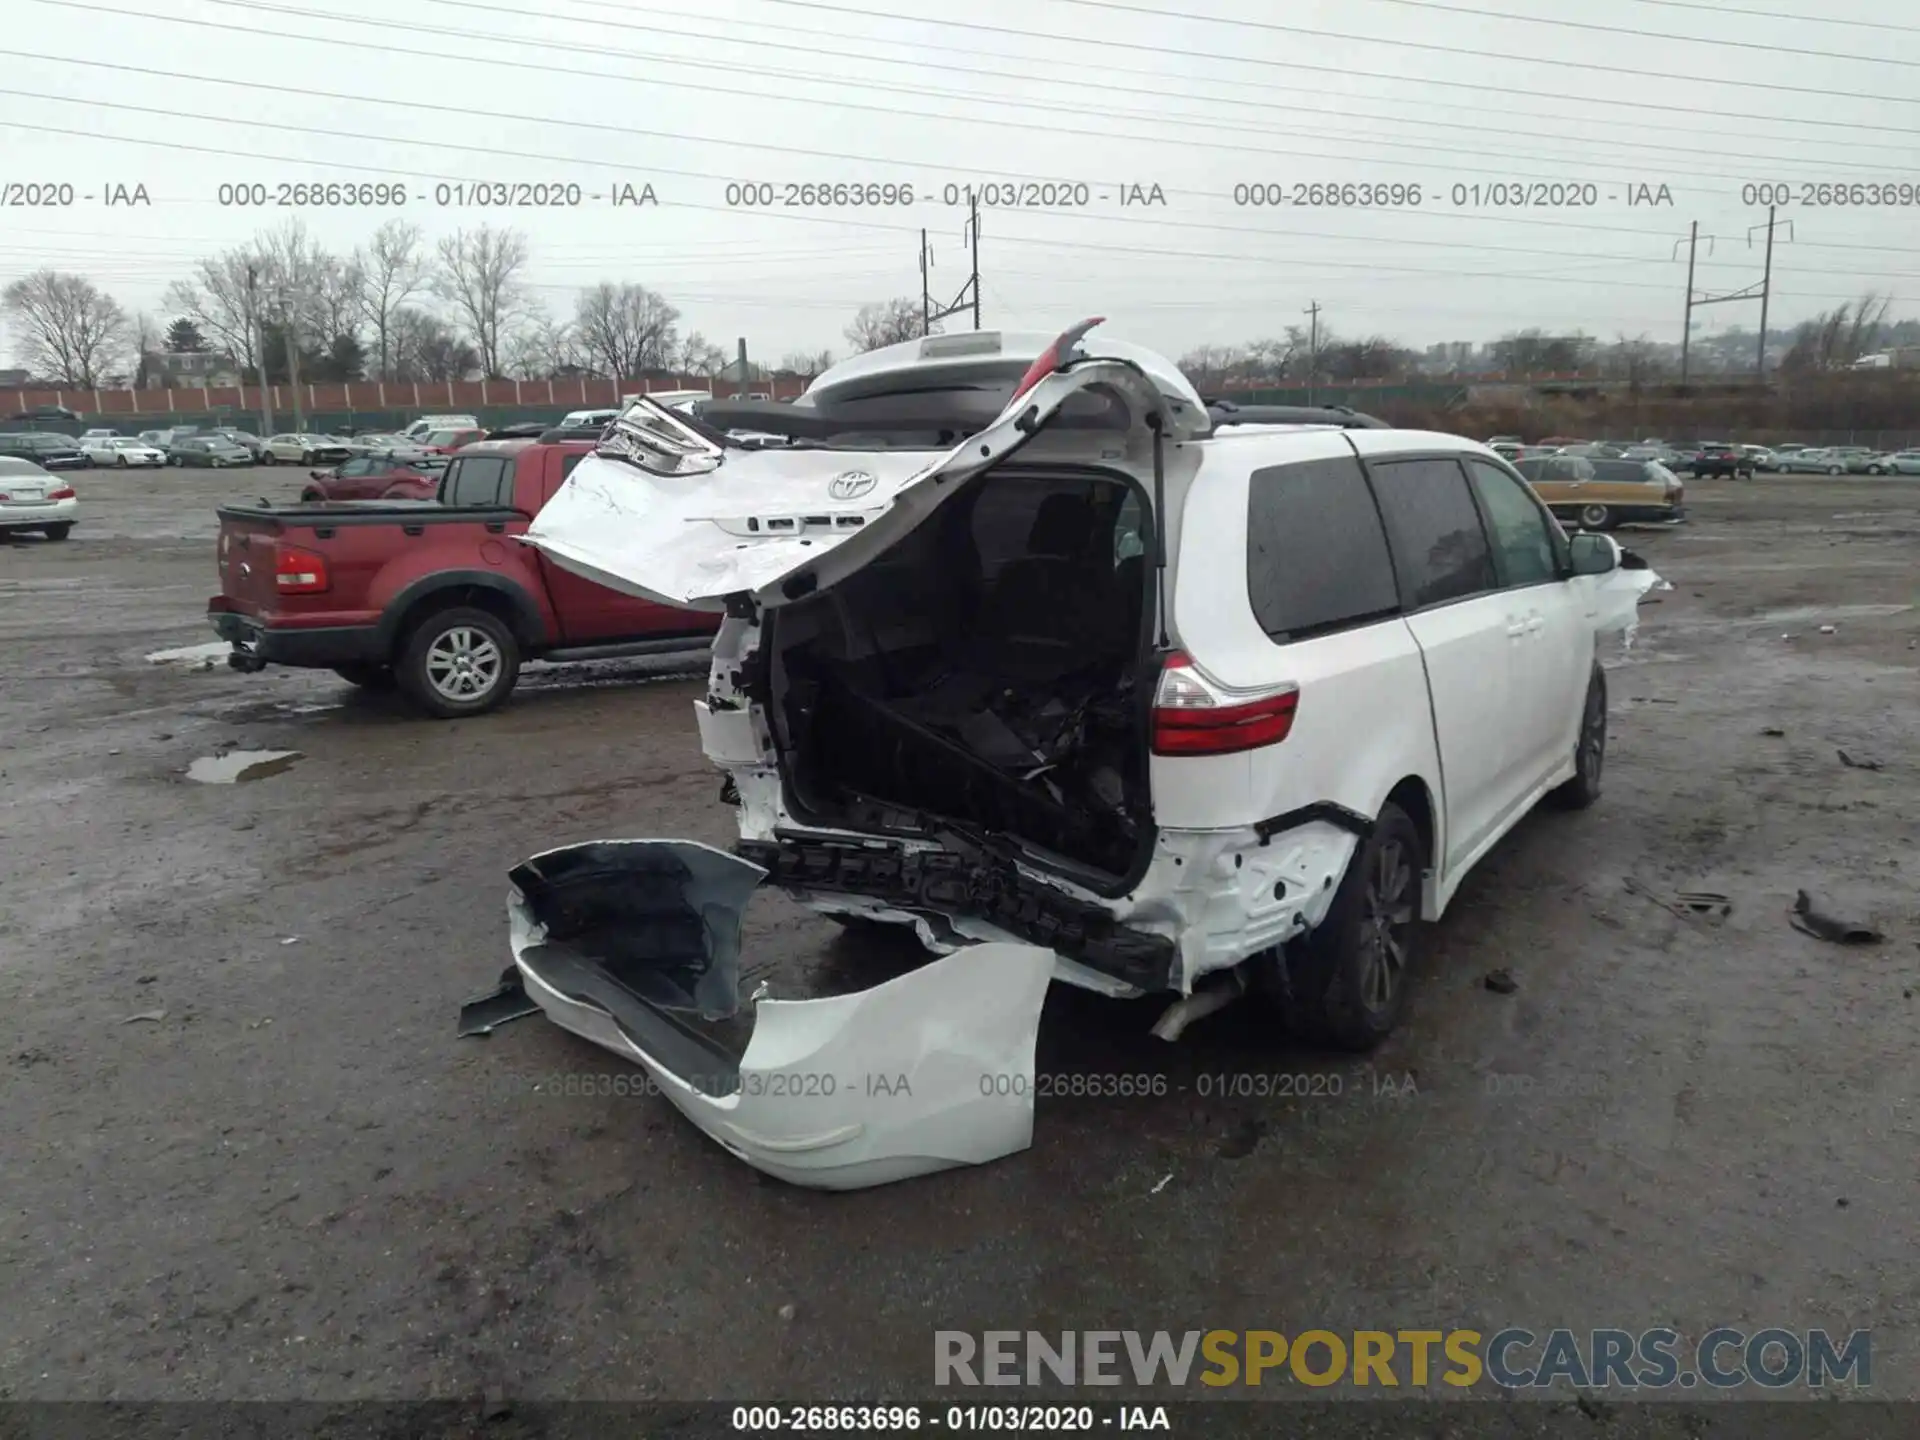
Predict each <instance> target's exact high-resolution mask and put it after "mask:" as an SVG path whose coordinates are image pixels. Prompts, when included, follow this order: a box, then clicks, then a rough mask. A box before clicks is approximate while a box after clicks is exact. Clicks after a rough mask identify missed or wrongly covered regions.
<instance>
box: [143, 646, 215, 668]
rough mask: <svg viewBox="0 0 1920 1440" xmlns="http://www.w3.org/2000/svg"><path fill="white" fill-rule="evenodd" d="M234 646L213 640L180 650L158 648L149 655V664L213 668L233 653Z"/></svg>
mask: <svg viewBox="0 0 1920 1440" xmlns="http://www.w3.org/2000/svg"><path fill="white" fill-rule="evenodd" d="M232 650H233V646H231V645H229V644H228V643H227V642H226V641H224V640H212V641H209V642H208V643H207V644H205V645H184V646H182V647H181V648H179V649H178V650H156V651H154V652H153V653H152V654H151V655H149V656H147V657H146V658H147V663H148V664H149V665H187V666H190V667H192V668H193V669H196V670H211V669H213V667H214V666H216V665H218V664H219V663H220V662H222V661H223V660H225V659H226V658H227V656H228V655H229V654H230V653H232Z"/></svg>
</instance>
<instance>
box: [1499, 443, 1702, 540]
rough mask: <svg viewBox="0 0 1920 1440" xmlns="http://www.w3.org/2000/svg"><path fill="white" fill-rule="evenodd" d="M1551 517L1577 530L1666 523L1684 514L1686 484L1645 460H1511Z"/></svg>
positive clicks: (1566, 457) (1556, 457)
mask: <svg viewBox="0 0 1920 1440" xmlns="http://www.w3.org/2000/svg"><path fill="white" fill-rule="evenodd" d="M1514 469H1515V470H1517V471H1518V472H1519V473H1520V476H1521V478H1522V479H1524V480H1525V481H1526V482H1527V483H1528V484H1529V485H1531V486H1532V487H1533V492H1534V494H1536V495H1538V496H1539V497H1540V499H1541V501H1542V502H1543V503H1544V504H1545V505H1546V507H1547V508H1548V509H1549V510H1551V511H1552V512H1553V514H1554V516H1555V517H1556V518H1558V519H1561V520H1570V521H1573V522H1574V523H1576V524H1578V525H1579V526H1580V528H1581V529H1583V530H1611V529H1613V528H1614V527H1615V526H1616V525H1627V524H1635V523H1641V524H1645V523H1654V524H1665V525H1670V524H1674V523H1676V522H1678V521H1681V520H1684V519H1686V516H1687V512H1686V508H1685V504H1684V501H1685V500H1686V489H1685V487H1684V486H1683V485H1682V484H1681V483H1680V479H1679V477H1678V476H1677V475H1675V474H1674V473H1673V472H1672V471H1671V470H1669V469H1667V468H1666V467H1665V466H1664V465H1659V464H1656V463H1654V462H1653V461H1650V460H1589V459H1586V458H1585V457H1584V456H1577V455H1549V456H1546V457H1544V458H1542V459H1538V460H1521V461H1518V462H1517V463H1516V464H1515V465H1514Z"/></svg>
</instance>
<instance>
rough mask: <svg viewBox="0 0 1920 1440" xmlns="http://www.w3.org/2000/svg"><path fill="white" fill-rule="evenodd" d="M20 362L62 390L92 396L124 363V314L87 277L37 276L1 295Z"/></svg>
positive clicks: (127, 333) (127, 339)
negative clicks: (104, 378)
mask: <svg viewBox="0 0 1920 1440" xmlns="http://www.w3.org/2000/svg"><path fill="white" fill-rule="evenodd" d="M0 313H4V314H5V315H6V317H7V319H8V320H9V321H10V322H11V324H12V326H13V328H14V330H15V332H16V339H15V342H14V345H15V350H16V352H17V355H18V358H20V359H21V360H24V361H25V362H26V363H27V365H28V366H29V367H31V368H32V369H34V370H36V371H38V372H39V373H41V374H42V375H45V376H46V377H47V378H49V379H52V380H57V381H59V382H60V383H61V384H62V385H74V386H79V387H81V388H83V389H88V390H91V389H92V388H93V387H94V386H95V385H97V384H98V383H99V381H100V377H101V376H102V375H103V374H104V373H105V372H106V371H107V370H108V369H109V368H111V367H114V366H116V365H117V364H119V363H120V362H121V361H123V360H124V359H125V358H126V354H127V349H128V346H129V345H130V344H131V342H132V338H133V337H132V332H131V329H130V326H129V323H128V320H127V313H126V311H124V310H122V309H121V308H120V305H119V302H118V301H116V300H115V299H114V298H113V297H112V296H111V295H109V294H107V293H106V291H104V290H101V289H100V288H99V287H97V286H96V285H95V284H94V283H93V282H92V281H91V280H89V279H87V278H86V277H85V276H84V275H66V274H62V273H61V272H59V271H57V270H38V271H35V272H34V273H33V274H31V275H28V276H26V277H25V278H24V279H20V280H16V281H14V282H13V284H11V285H9V286H7V288H6V289H5V290H4V291H0Z"/></svg>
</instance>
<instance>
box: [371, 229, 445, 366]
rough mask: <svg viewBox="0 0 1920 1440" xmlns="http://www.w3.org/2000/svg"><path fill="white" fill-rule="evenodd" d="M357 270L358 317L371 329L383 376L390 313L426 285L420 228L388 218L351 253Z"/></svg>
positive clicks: (389, 345) (387, 362) (387, 363)
mask: <svg viewBox="0 0 1920 1440" xmlns="http://www.w3.org/2000/svg"><path fill="white" fill-rule="evenodd" d="M353 263H354V266H355V268H356V269H357V270H358V271H359V272H360V276H361V282H360V292H359V303H360V318H361V319H362V320H364V321H365V322H366V324H367V327H368V328H369V329H370V330H372V332H373V342H374V344H373V350H374V363H375V365H376V366H377V367H378V368H377V369H376V370H375V372H374V373H375V374H376V375H378V376H380V377H381V378H385V377H386V375H387V372H388V371H389V370H390V369H391V368H392V343H393V316H394V312H395V311H397V310H398V309H399V308H400V307H401V306H402V305H405V304H406V303H407V301H409V300H410V299H412V298H413V297H414V296H415V295H417V294H419V293H420V292H421V291H422V290H423V289H425V288H426V285H427V265H426V261H425V260H424V259H423V258H422V256H421V254H420V227H419V226H417V225H409V224H408V223H407V222H406V221H404V220H389V221H387V223H386V224H384V225H382V226H381V227H380V228H379V229H378V230H376V231H374V232H373V239H372V240H370V241H369V242H368V243H367V245H366V247H365V248H364V249H362V250H358V251H356V252H355V253H354V257H353Z"/></svg>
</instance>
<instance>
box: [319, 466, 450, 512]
mask: <svg viewBox="0 0 1920 1440" xmlns="http://www.w3.org/2000/svg"><path fill="white" fill-rule="evenodd" d="M428 466H433V462H431V461H425V460H422V461H419V462H416V464H415V465H414V466H408V465H404V464H402V463H401V462H399V461H397V460H388V459H385V458H384V457H381V456H378V455H359V456H355V457H354V458H353V459H351V460H343V461H341V462H340V463H339V464H338V465H335V466H334V467H333V468H332V469H330V470H315V471H314V472H313V473H312V475H311V476H310V477H309V478H308V480H307V483H306V484H305V485H304V486H303V487H301V490H300V500H301V503H302V504H313V503H316V502H321V501H328V500H379V499H382V498H384V497H387V496H388V495H389V493H390V492H391V491H392V490H393V488H394V486H395V485H396V484H397V483H398V482H400V481H402V480H412V481H415V482H420V483H422V484H424V486H425V488H426V490H427V494H426V495H423V496H421V495H409V496H406V497H405V498H408V499H431V498H432V496H433V493H434V491H435V490H436V489H437V487H438V486H439V483H440V475H439V472H440V471H442V470H444V469H445V468H446V467H445V465H444V463H442V464H440V465H437V466H433V468H432V470H431V472H430V471H429V470H428V468H427V467H428Z"/></svg>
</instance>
